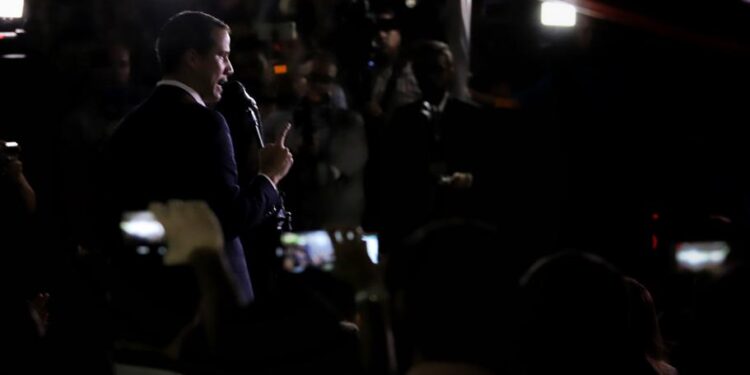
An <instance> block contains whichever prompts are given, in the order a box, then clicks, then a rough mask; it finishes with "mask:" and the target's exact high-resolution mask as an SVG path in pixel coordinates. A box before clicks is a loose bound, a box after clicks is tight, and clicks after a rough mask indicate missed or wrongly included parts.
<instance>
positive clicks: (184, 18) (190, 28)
mask: <svg viewBox="0 0 750 375" xmlns="http://www.w3.org/2000/svg"><path fill="white" fill-rule="evenodd" d="M217 28H218V29H224V30H227V31H229V30H230V29H229V26H228V25H227V24H226V23H224V22H222V21H221V20H219V19H218V18H216V17H214V16H211V15H209V14H206V13H203V12H196V11H184V12H180V13H177V14H176V15H174V16H172V18H170V19H169V21H167V23H166V24H165V25H164V27H162V29H161V31H160V32H159V38H158V39H157V40H156V54H157V55H158V57H159V64H160V65H161V70H162V73H172V72H174V71H175V70H177V67H178V66H179V65H180V59H181V58H182V55H183V54H184V53H185V51H188V50H190V49H194V50H195V51H197V52H198V53H200V54H204V53H206V52H208V51H209V50H210V49H211V47H213V46H214V43H215V42H214V39H213V35H212V31H213V30H214V29H217Z"/></svg>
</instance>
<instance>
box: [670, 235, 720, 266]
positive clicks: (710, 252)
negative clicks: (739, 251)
mask: <svg viewBox="0 0 750 375" xmlns="http://www.w3.org/2000/svg"><path fill="white" fill-rule="evenodd" d="M730 250H731V249H730V247H729V244H728V243H726V242H724V241H702V242H680V243H677V245H676V246H675V261H676V263H677V268H678V269H681V270H686V271H692V272H702V271H718V270H720V269H721V267H722V266H723V264H724V261H726V259H727V256H728V255H729V252H730Z"/></svg>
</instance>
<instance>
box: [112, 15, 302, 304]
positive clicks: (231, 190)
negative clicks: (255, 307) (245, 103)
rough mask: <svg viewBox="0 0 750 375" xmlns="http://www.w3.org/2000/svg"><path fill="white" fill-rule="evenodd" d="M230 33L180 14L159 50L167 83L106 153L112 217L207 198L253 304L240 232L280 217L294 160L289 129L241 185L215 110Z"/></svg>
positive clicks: (228, 70)
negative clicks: (283, 185) (282, 191)
mask: <svg viewBox="0 0 750 375" xmlns="http://www.w3.org/2000/svg"><path fill="white" fill-rule="evenodd" d="M229 31H230V30H229V27H228V26H227V25H226V24H225V23H224V22H222V21H220V20H218V19H216V18H214V17H212V16H210V15H208V14H205V13H200V12H191V11H187V12H182V13H179V14H177V15H176V16H174V17H172V18H171V19H170V20H169V21H168V22H167V24H166V25H165V26H164V27H163V28H162V30H161V32H160V35H159V39H158V40H157V42H156V50H157V53H158V57H159V62H160V65H161V68H162V71H163V79H162V80H161V81H160V82H159V83H158V84H157V87H156V89H155V90H154V92H153V93H152V95H151V96H150V97H149V98H148V99H147V100H146V101H145V102H144V103H143V104H141V105H140V106H139V107H138V108H137V109H135V110H134V111H133V112H131V113H130V114H128V115H127V116H126V117H125V119H124V120H123V122H122V124H121V125H120V126H119V127H118V129H117V130H116V132H115V134H114V135H113V137H112V139H111V141H110V144H109V146H108V148H107V150H106V151H105V159H104V162H105V164H106V169H107V173H106V175H107V176H108V177H107V178H106V180H105V184H106V188H105V190H106V191H107V193H108V196H107V197H106V198H107V202H106V203H107V204H108V206H109V207H108V208H109V211H110V213H111V214H112V215H115V214H120V213H122V212H123V211H128V210H137V209H144V208H145V207H146V206H147V205H148V203H149V202H152V201H166V200H169V199H184V200H188V199H192V200H205V201H206V202H207V203H208V204H209V206H210V207H211V209H212V210H213V211H214V213H215V214H216V216H217V217H218V218H219V221H220V222H221V226H222V229H223V232H224V235H225V243H226V248H225V251H226V256H227V259H228V260H229V266H230V268H231V271H232V273H233V275H234V278H235V281H236V282H237V284H238V287H239V291H240V295H241V299H242V301H243V302H245V303H248V302H251V301H252V300H253V298H254V297H253V290H252V286H251V284H250V277H249V274H248V268H247V263H246V261H245V255H244V252H243V248H242V244H241V242H240V240H239V237H238V236H239V234H240V233H242V232H243V231H245V230H247V229H248V228H250V227H252V226H254V225H257V224H259V223H260V222H262V221H263V220H264V219H266V218H268V217H270V216H273V215H275V214H276V212H277V210H278V209H279V207H280V204H281V199H280V197H279V193H278V191H277V189H276V185H277V184H278V183H279V181H280V180H281V179H282V178H284V176H285V175H286V174H287V172H288V171H289V168H290V167H291V165H292V162H293V160H292V155H291V153H290V152H289V151H288V149H287V148H286V147H285V146H284V141H285V138H286V131H287V130H288V128H287V129H286V130H285V131H284V132H283V133H282V135H281V136H280V138H279V140H278V142H277V143H275V144H268V145H267V146H266V148H264V149H262V150H261V151H260V168H259V175H258V176H256V177H255V178H254V179H252V180H251V181H249V182H247V183H244V184H240V182H239V181H238V178H237V163H236V160H235V155H234V152H233V147H232V140H231V137H230V133H229V129H228V127H227V124H226V121H225V120H224V117H223V116H222V115H221V114H219V113H218V112H216V111H214V110H213V109H211V108H210V107H209V106H211V105H213V104H214V103H216V102H217V101H218V100H219V99H220V98H221V94H222V84H223V83H225V82H226V80H227V78H228V77H229V76H230V75H231V74H232V73H233V68H232V64H231V62H230V61H229V53H230V37H229Z"/></svg>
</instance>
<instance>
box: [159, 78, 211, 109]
mask: <svg viewBox="0 0 750 375" xmlns="http://www.w3.org/2000/svg"><path fill="white" fill-rule="evenodd" d="M159 86H174V87H179V88H181V89H183V90H185V91H186V92H187V93H188V94H190V96H192V97H193V99H194V100H195V102H196V103H198V104H200V105H202V106H204V107H205V106H206V103H205V102H204V101H203V98H201V96H200V94H198V91H195V90H193V88H192V87H190V86H188V85H186V84H184V83H182V82H180V81H176V80H173V79H163V80H161V81H159V82H157V83H156V87H159Z"/></svg>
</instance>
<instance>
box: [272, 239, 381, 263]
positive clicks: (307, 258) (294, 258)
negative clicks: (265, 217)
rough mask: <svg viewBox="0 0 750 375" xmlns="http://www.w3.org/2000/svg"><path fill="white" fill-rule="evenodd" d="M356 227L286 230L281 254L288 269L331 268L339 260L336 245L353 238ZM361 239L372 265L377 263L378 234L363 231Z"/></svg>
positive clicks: (280, 250)
mask: <svg viewBox="0 0 750 375" xmlns="http://www.w3.org/2000/svg"><path fill="white" fill-rule="evenodd" d="M356 236H357V233H356V232H355V231H354V230H336V231H334V232H333V233H331V234H329V233H328V232H327V231H325V230H316V231H307V232H286V233H283V234H282V235H281V249H279V252H278V255H279V256H280V257H283V258H284V262H283V265H284V268H285V269H286V270H287V271H290V272H294V273H299V272H302V271H304V269H305V268H306V267H308V266H312V267H315V268H319V269H322V270H324V271H332V270H333V267H334V262H335V261H336V256H335V246H336V244H338V243H342V242H343V241H344V240H345V239H346V240H349V241H351V240H354V239H355V238H356ZM362 240H363V241H364V242H365V246H366V248H367V256H368V258H369V259H370V261H371V262H372V263H373V264H378V259H379V257H380V249H379V247H380V244H379V241H378V235H377V234H374V233H368V234H364V235H363V236H362Z"/></svg>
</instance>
